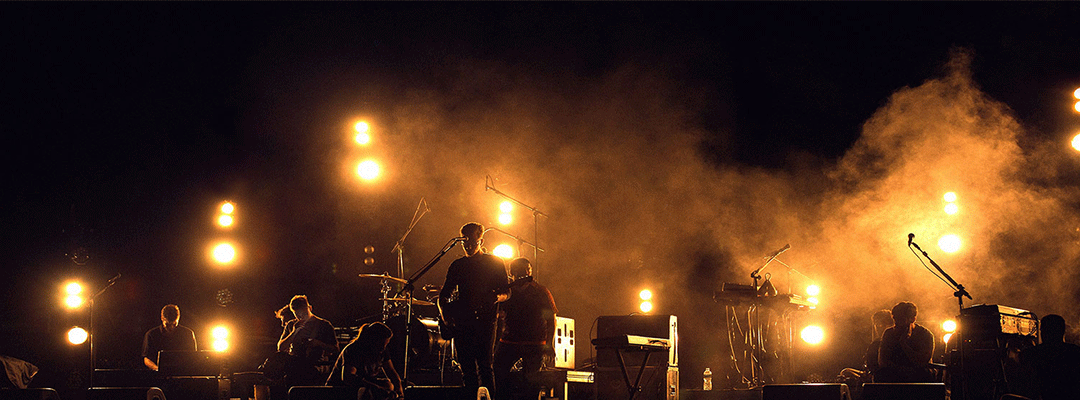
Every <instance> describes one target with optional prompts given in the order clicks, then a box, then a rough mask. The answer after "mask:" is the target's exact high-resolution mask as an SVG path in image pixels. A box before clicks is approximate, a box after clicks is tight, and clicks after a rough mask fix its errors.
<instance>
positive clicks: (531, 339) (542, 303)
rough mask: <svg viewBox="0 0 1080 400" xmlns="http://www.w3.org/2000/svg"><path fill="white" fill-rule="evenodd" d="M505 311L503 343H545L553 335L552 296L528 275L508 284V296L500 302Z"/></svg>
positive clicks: (553, 309)
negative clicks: (508, 297) (504, 300)
mask: <svg viewBox="0 0 1080 400" xmlns="http://www.w3.org/2000/svg"><path fill="white" fill-rule="evenodd" d="M502 309H503V311H505V312H506V324H505V326H504V329H505V330H504V335H503V337H502V339H501V341H503V342H510V343H528V344H547V341H549V340H551V337H552V336H553V335H554V329H555V326H554V323H555V322H554V321H555V313H556V312H558V310H557V309H556V308H555V299H554V298H552V297H551V292H550V291H548V290H547V288H546V287H544V286H543V285H541V284H539V283H536V282H535V281H534V280H533V278H532V277H531V276H529V277H525V278H521V279H518V280H516V281H514V283H513V284H511V285H510V299H508V300H506V302H504V303H503V305H502Z"/></svg>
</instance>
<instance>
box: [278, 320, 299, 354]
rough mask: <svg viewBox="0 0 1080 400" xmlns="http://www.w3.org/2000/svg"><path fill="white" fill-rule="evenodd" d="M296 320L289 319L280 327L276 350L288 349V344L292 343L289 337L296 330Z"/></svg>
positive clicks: (284, 350)
mask: <svg viewBox="0 0 1080 400" xmlns="http://www.w3.org/2000/svg"><path fill="white" fill-rule="evenodd" d="M295 328H296V320H295V319H293V320H289V322H286V323H285V327H284V328H282V329H281V338H280V339H278V342H277V351H281V352H287V351H289V345H290V344H292V342H291V341H290V340H291V337H292V334H293V332H295V331H296V329H295Z"/></svg>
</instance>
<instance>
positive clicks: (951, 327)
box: [941, 319, 956, 333]
mask: <svg viewBox="0 0 1080 400" xmlns="http://www.w3.org/2000/svg"><path fill="white" fill-rule="evenodd" d="M941 330H943V331H945V332H949V333H952V332H956V321H953V320H951V319H950V320H946V321H945V322H942V323H941Z"/></svg>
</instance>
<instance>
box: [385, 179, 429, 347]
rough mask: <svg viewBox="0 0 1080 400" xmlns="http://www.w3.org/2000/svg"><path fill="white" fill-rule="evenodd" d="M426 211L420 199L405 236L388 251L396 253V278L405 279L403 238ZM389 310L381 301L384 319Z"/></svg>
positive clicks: (402, 236) (425, 202) (425, 203)
mask: <svg viewBox="0 0 1080 400" xmlns="http://www.w3.org/2000/svg"><path fill="white" fill-rule="evenodd" d="M421 207H423V209H424V211H420V208H421ZM428 211H431V209H429V208H428V206H427V201H424V198H423V197H421V198H420V203H419V204H417V205H416V211H413V218H412V221H409V227H408V228H406V229H405V234H404V235H401V239H398V241H397V243H394V248H393V249H391V250H390V251H393V252H396V253H397V265H398V277H399V278H401V279H405V261H404V256H403V253H404V251H405V248H404V247H403V246H404V244H405V238H407V237H409V233H411V232H412V230H413V228H415V227H416V224H418V223H420V219H421V218H424V214H427V213H428ZM410 291H411V289H410ZM398 293H401V292H398ZM386 294H387V293H383V297H384V298H385V297H386ZM394 297H397V296H394ZM408 307H409V308H410V310H411V309H412V304H409V305H408ZM389 309H390V302H389V301H388V300H387V301H383V316H384V317H389V315H390V314H389V311H388V310H389ZM405 325H406V328H405V329H406V332H408V327H407V326H408V321H406V324H405ZM405 340H406V342H405V344H406V345H408V337H406V339H405Z"/></svg>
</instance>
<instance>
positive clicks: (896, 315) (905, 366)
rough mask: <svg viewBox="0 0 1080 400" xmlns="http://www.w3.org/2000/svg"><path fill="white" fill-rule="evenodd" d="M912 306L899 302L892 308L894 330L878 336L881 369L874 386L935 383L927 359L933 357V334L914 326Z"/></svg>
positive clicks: (913, 305)
mask: <svg viewBox="0 0 1080 400" xmlns="http://www.w3.org/2000/svg"><path fill="white" fill-rule="evenodd" d="M916 315H918V309H917V308H916V307H915V304H914V303H910V302H906V301H905V302H900V303H898V304H897V305H895V306H893V308H892V319H893V327H891V328H889V329H886V330H885V333H883V334H882V335H881V349H880V350H879V351H878V363H879V364H880V369H879V370H878V371H877V372H876V373H875V374H874V382H886V383H908V382H911V383H914V382H934V381H935V379H934V374H933V371H932V370H931V369H930V358H931V357H933V355H934V334H933V333H931V332H930V330H928V329H926V328H924V327H923V326H922V325H919V324H916V323H915V317H916Z"/></svg>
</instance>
